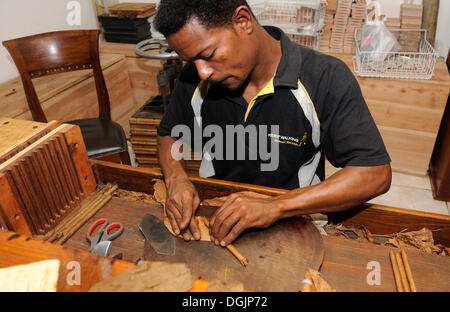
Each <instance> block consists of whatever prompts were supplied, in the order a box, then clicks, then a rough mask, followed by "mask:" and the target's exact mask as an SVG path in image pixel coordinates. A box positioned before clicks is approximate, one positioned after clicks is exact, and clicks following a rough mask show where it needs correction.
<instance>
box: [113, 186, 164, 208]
mask: <svg viewBox="0 0 450 312" xmlns="http://www.w3.org/2000/svg"><path fill="white" fill-rule="evenodd" d="M112 196H113V197H117V198H121V199H126V200H133V201H140V202H144V203H149V204H153V205H159V204H160V203H159V202H158V201H156V200H155V199H154V197H153V196H152V195H149V194H146V193H142V192H134V191H128V190H122V189H117V190H116V191H115V192H114V193H113V194H112Z"/></svg>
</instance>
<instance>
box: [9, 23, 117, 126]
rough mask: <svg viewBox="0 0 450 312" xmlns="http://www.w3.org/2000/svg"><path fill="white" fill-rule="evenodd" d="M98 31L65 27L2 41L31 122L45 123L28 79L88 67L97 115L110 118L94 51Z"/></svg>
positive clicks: (98, 60) (105, 90) (107, 97)
mask: <svg viewBox="0 0 450 312" xmlns="http://www.w3.org/2000/svg"><path fill="white" fill-rule="evenodd" d="M98 37H99V30H69V31H56V32H49V33H43V34H38V35H33V36H27V37H22V38H17V39H12V40H7V41H3V45H4V46H5V47H6V48H7V49H8V51H9V53H10V54H11V56H12V58H13V60H14V62H15V63H16V66H17V69H18V70H19V73H20V76H21V78H22V83H23V86H24V89H25V94H26V97H27V101H28V105H29V107H30V110H31V113H32V116H33V119H34V120H35V121H40V122H47V118H46V117H45V114H44V111H43V110H42V107H41V103H40V102H39V99H38V97H37V94H36V90H35V88H34V86H33V83H32V81H31V79H32V78H37V77H41V76H45V75H49V74H56V73H61V72H67V71H74V70H82V69H89V68H91V69H92V70H93V72H94V80H95V86H96V91H97V98H98V104H99V115H100V116H99V117H100V118H107V119H111V108H110V103H109V96H108V91H107V89H106V84H105V79H104V77H103V72H102V68H101V66H100V58H99V52H98Z"/></svg>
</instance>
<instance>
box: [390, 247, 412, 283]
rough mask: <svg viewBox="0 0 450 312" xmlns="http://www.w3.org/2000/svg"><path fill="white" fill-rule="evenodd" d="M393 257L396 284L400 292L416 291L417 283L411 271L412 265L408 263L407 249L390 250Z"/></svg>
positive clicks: (391, 257)
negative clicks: (399, 250)
mask: <svg viewBox="0 0 450 312" xmlns="http://www.w3.org/2000/svg"><path fill="white" fill-rule="evenodd" d="M389 257H390V259H391V264H392V270H393V271H394V278H395V284H396V286H397V291H398V292H416V291H417V289H416V284H415V283H414V279H413V276H412V272H411V267H410V266H409V263H408V258H407V256H406V253H405V251H404V250H403V249H402V250H401V252H395V251H393V250H391V251H390V252H389Z"/></svg>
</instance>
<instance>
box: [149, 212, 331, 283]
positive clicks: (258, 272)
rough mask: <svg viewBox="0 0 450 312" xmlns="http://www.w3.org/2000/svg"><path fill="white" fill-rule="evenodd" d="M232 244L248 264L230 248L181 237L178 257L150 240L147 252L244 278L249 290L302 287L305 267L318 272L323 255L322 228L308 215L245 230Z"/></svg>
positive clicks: (209, 276)
mask: <svg viewBox="0 0 450 312" xmlns="http://www.w3.org/2000/svg"><path fill="white" fill-rule="evenodd" d="M215 209H217V207H207V206H201V207H200V208H199V210H198V212H197V215H204V216H207V217H210V216H211V215H212V214H213V212H214V211H215ZM157 216H158V217H160V218H161V217H162V214H161V213H160V214H158V215H157ZM233 245H234V246H235V247H236V248H237V249H238V250H239V251H240V252H241V253H242V254H243V255H244V256H245V257H246V258H247V260H248V262H249V264H248V266H246V267H243V266H242V265H241V264H240V263H239V261H238V260H237V259H236V258H235V257H234V256H233V255H232V254H231V253H230V252H229V251H228V250H227V249H225V248H222V247H219V246H216V245H214V244H213V243H211V242H202V241H191V242H185V241H184V240H183V239H181V238H177V239H176V251H175V255H174V256H165V255H159V254H157V253H156V252H155V251H154V249H153V248H152V247H151V246H150V244H149V243H148V242H146V243H145V247H144V254H145V259H146V260H149V261H164V262H184V263H186V264H187V265H188V267H189V268H190V270H191V273H192V274H193V275H197V276H198V277H199V278H201V279H203V280H208V281H212V280H215V279H217V280H219V281H222V282H224V283H236V282H241V283H243V284H244V288H245V289H247V290H250V291H299V290H300V288H301V281H302V277H303V276H304V275H305V273H306V270H307V269H308V268H310V269H314V270H319V268H320V265H321V264H322V261H323V257H324V248H323V242H322V237H321V235H320V233H319V231H318V230H317V228H316V227H315V226H314V224H313V223H312V222H311V221H309V220H306V219H304V218H292V219H286V220H282V221H279V222H277V223H275V224H274V225H273V226H271V227H270V228H268V229H265V230H251V231H246V232H244V233H243V234H242V235H241V237H239V238H238V239H237V240H236V241H235V242H234V243H233ZM293 277H294V278H293Z"/></svg>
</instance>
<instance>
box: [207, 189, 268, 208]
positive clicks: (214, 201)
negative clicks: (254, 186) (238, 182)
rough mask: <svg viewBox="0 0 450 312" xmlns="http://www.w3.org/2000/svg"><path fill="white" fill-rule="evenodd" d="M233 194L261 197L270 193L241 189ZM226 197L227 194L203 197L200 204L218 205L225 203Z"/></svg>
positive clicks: (266, 196) (265, 196)
mask: <svg viewBox="0 0 450 312" xmlns="http://www.w3.org/2000/svg"><path fill="white" fill-rule="evenodd" d="M235 194H238V195H244V196H247V197H251V198H262V199H264V198H270V197H271V196H270V195H265V194H260V193H256V192H251V191H242V192H237V193H235ZM227 198H228V196H222V197H214V198H210V199H205V200H203V201H202V205H204V206H217V207H220V206H222V205H223V204H224V203H225V201H226V200H227Z"/></svg>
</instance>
